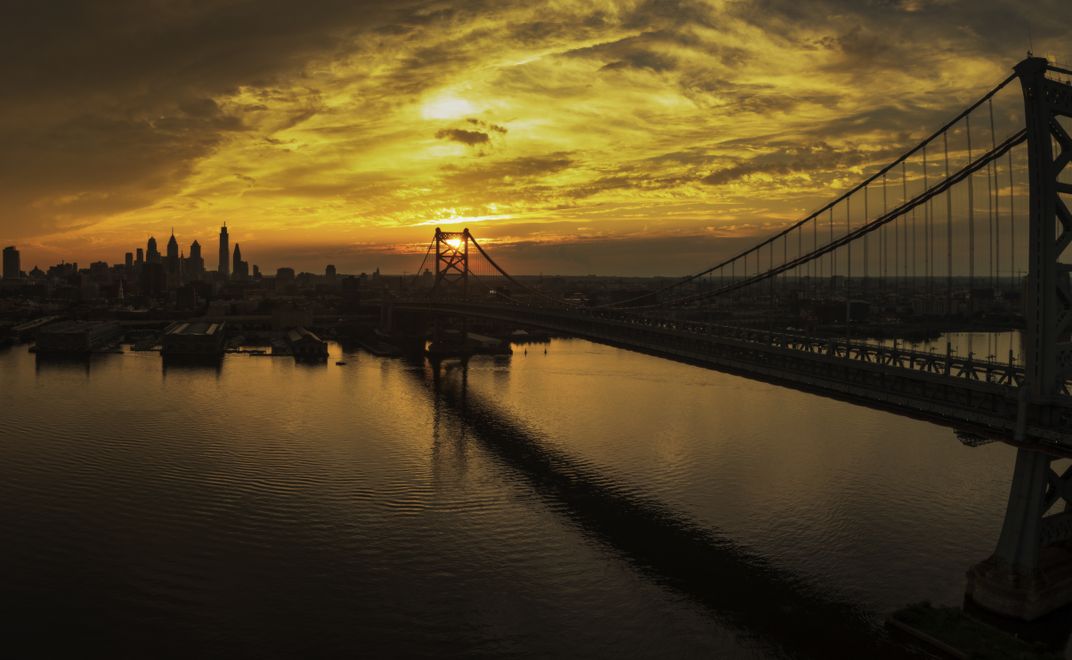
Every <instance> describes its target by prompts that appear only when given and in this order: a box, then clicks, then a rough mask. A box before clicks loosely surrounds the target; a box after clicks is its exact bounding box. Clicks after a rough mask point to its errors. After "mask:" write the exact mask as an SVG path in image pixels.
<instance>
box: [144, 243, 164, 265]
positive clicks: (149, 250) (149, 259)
mask: <svg viewBox="0 0 1072 660" xmlns="http://www.w3.org/2000/svg"><path fill="white" fill-rule="evenodd" d="M145 262H146V263H150V264H158V263H160V250H158V249H156V238H154V237H152V236H150V237H149V243H148V244H147V245H146V246H145Z"/></svg>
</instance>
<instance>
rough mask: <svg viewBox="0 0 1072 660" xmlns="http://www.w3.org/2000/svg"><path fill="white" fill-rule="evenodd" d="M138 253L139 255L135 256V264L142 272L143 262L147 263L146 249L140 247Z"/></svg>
mask: <svg viewBox="0 0 1072 660" xmlns="http://www.w3.org/2000/svg"><path fill="white" fill-rule="evenodd" d="M136 254H137V256H136V257H135V258H134V266H135V267H136V268H137V269H138V271H139V272H140V271H141V267H142V264H144V263H145V251H144V250H142V249H141V248H138V251H137V253H136Z"/></svg>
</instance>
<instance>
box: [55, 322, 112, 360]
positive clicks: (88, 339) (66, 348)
mask: <svg viewBox="0 0 1072 660" xmlns="http://www.w3.org/2000/svg"><path fill="white" fill-rule="evenodd" d="M122 335H123V330H122V328H120V327H119V324H118V323H115V322H110V323H89V322H85V321H68V322H66V323H56V324H53V325H49V326H48V327H46V328H44V329H42V330H41V331H40V332H39V333H38V334H37V352H38V353H89V352H90V351H93V350H95V349H98V348H101V347H102V346H105V345H107V344H109V343H111V342H113V341H115V340H116V339H119V338H120V337H121V336H122Z"/></svg>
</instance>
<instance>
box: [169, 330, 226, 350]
mask: <svg viewBox="0 0 1072 660" xmlns="http://www.w3.org/2000/svg"><path fill="white" fill-rule="evenodd" d="M225 327H226V324H224V323H173V324H171V325H170V326H168V328H167V330H165V331H164V339H163V343H162V344H163V345H162V347H161V348H162V351H161V354H162V355H163V356H164V357H166V358H176V357H219V356H221V355H223V349H224V343H223V342H224V329H225Z"/></svg>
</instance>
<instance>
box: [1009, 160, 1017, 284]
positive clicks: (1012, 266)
mask: <svg viewBox="0 0 1072 660" xmlns="http://www.w3.org/2000/svg"><path fill="white" fill-rule="evenodd" d="M1014 186H1015V182H1014V181H1013V177H1012V149H1009V239H1010V240H1009V275H1010V276H1011V277H1014V278H1015V277H1016V201H1015V200H1016V190H1015V189H1014Z"/></svg>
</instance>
